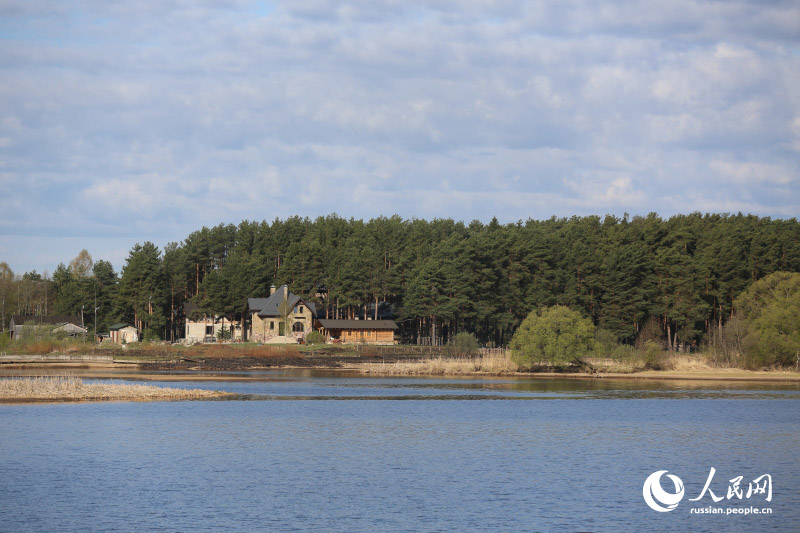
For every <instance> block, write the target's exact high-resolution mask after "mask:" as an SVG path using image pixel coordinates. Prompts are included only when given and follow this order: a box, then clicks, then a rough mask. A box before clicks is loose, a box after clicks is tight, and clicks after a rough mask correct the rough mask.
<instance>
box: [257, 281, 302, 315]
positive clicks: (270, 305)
mask: <svg viewBox="0 0 800 533" xmlns="http://www.w3.org/2000/svg"><path fill="white" fill-rule="evenodd" d="M284 287H286V288H287V292H288V298H287V300H289V306H290V307H294V306H296V305H297V304H298V303H303V304H304V305H305V306H306V307H308V309H309V310H310V311H311V314H312V315H313V316H316V315H317V307H316V306H315V305H314V303H313V302H307V301H305V300H304V299H303V298H301V297H300V296H297V295H296V294H294V293H292V292H291V291H289V290H288V287H287V286H286V285H281V286H280V287H278V288H277V289H275V292H274V293H272V295H271V296H270V297H269V298H248V299H247V307H248V308H249V309H250V312H258V316H260V317H265V316H280V314H281V313H280V311H279V309H280V305H281V304H282V303H283V291H284Z"/></svg>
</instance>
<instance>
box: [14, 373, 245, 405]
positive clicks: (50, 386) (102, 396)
mask: <svg viewBox="0 0 800 533" xmlns="http://www.w3.org/2000/svg"><path fill="white" fill-rule="evenodd" d="M225 396H231V394H230V393H227V392H219V391H207V390H199V389H192V390H184V389H172V388H165V387H156V386H154V385H139V384H136V385H124V384H116V383H114V384H102V383H84V382H83V380H82V379H81V378H78V377H74V376H52V377H37V378H12V379H0V401H3V400H16V401H19V400H51V401H58V400H128V401H156V400H198V399H209V398H222V397H225Z"/></svg>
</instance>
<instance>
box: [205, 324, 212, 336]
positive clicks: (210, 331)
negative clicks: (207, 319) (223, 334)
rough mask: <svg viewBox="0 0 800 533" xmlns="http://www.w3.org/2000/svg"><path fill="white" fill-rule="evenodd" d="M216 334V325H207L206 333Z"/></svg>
mask: <svg viewBox="0 0 800 533" xmlns="http://www.w3.org/2000/svg"><path fill="white" fill-rule="evenodd" d="M213 334H214V326H206V335H213Z"/></svg>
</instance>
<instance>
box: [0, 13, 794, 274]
mask: <svg viewBox="0 0 800 533" xmlns="http://www.w3.org/2000/svg"><path fill="white" fill-rule="evenodd" d="M799 156H800V4H798V3H797V2H794V1H774V2H766V1H752V2H748V1H726V2H708V1H698V0H668V1H653V2H634V1H624V0H615V1H608V2H606V1H581V0H565V1H554V2H537V1H533V2H517V1H510V0H509V1H505V0H494V1H490V0H458V1H456V0H433V1H427V2H415V1H413V0H385V1H381V0H363V1H362V0H357V1H350V2H347V1H345V2H335V3H334V2H326V1H322V0H294V1H292V2H285V3H284V2H262V1H250V0H225V1H221V0H214V1H211V0H205V1H196V0H195V1H189V0H158V1H153V0H137V1H136V2H126V3H123V2H102V1H90V0H84V1H66V0H65V1H62V2H51V1H47V2H45V1H41V0H25V1H19V2H17V1H13V0H11V1H9V0H5V1H2V0H0V185H2V194H0V261H6V262H7V263H8V264H9V265H10V266H11V268H12V269H13V270H14V271H15V272H16V273H19V274H21V273H23V272H25V271H26V270H31V269H37V270H38V271H40V272H41V271H42V270H49V271H50V272H52V270H53V268H55V266H56V265H57V264H58V263H59V262H61V261H63V262H65V263H66V262H68V261H69V260H70V259H71V258H73V257H74V256H76V255H77V254H78V252H79V251H80V250H81V249H83V248H86V249H88V250H89V252H90V253H91V254H92V256H93V257H94V258H95V259H106V260H110V261H111V262H112V263H113V264H114V266H115V267H116V268H117V269H119V268H121V267H122V265H123V264H124V259H125V257H126V256H127V253H128V251H129V250H130V248H131V247H132V246H133V245H134V244H135V243H136V242H143V241H145V240H150V241H153V242H154V243H156V244H157V245H159V246H163V245H164V244H166V243H167V242H169V241H180V240H181V239H182V238H184V237H186V236H187V235H188V234H189V233H190V232H191V231H194V230H196V229H199V228H200V227H202V226H204V225H206V226H213V225H216V224H218V223H221V222H225V223H228V222H232V223H238V222H240V221H241V220H243V219H254V220H264V219H266V220H273V219H274V218H276V217H280V218H284V217H287V216H291V215H301V216H309V217H312V218H313V217H316V216H319V215H325V214H329V213H331V212H336V213H338V214H339V215H342V216H345V217H356V218H365V219H368V218H371V217H375V216H379V215H387V216H389V215H392V214H399V215H401V216H403V217H407V218H410V217H418V218H427V219H431V218H435V217H439V218H446V217H451V218H455V219H459V220H465V221H470V220H473V219H479V220H483V221H487V222H488V221H489V220H490V219H491V218H492V217H493V216H496V217H497V218H498V219H499V220H500V221H503V222H507V221H516V220H519V219H522V220H525V219H527V218H549V217H550V216H552V215H557V216H571V215H588V214H599V215H604V214H606V213H612V214H617V215H622V214H623V213H625V212H628V213H630V214H632V215H635V214H647V213H648V212H651V211H655V212H658V213H660V214H661V215H663V216H669V215H672V214H675V213H689V212H693V211H701V212H738V211H742V212H746V213H754V214H758V215H762V216H771V217H776V218H777V217H779V218H788V217H797V216H798V214H800V157H799Z"/></svg>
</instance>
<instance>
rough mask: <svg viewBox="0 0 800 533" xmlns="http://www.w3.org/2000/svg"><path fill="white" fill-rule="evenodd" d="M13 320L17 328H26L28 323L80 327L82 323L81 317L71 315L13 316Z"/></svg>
mask: <svg viewBox="0 0 800 533" xmlns="http://www.w3.org/2000/svg"><path fill="white" fill-rule="evenodd" d="M11 320H12V321H13V322H14V324H15V325H17V326H24V325H25V323H26V322H33V323H34V324H66V323H70V324H75V325H76V326H79V325H80V323H81V317H80V316H70V315H49V316H42V315H39V316H36V315H12V317H11Z"/></svg>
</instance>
